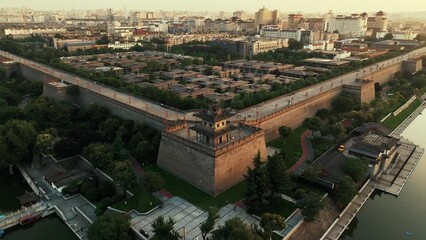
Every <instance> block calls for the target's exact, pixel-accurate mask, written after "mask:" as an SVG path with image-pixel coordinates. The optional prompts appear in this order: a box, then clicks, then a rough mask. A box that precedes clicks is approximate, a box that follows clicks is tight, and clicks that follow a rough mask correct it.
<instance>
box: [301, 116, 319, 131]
mask: <svg viewBox="0 0 426 240" xmlns="http://www.w3.org/2000/svg"><path fill="white" fill-rule="evenodd" d="M303 124H304V125H305V126H306V127H307V128H308V129H310V130H312V131H318V130H320V129H321V126H322V124H321V120H320V119H319V118H317V117H313V118H306V119H305V121H304V122H303Z"/></svg>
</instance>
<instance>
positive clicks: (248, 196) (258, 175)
mask: <svg viewBox="0 0 426 240" xmlns="http://www.w3.org/2000/svg"><path fill="white" fill-rule="evenodd" d="M244 178H245V180H246V183H247V190H246V192H245V194H244V203H245V204H246V205H247V208H248V209H247V211H249V212H256V211H259V210H260V209H261V207H262V206H263V205H268V204H269V201H270V198H271V196H272V192H271V184H270V182H269V177H268V172H267V170H266V168H265V167H262V163H261V160H260V153H258V154H257V156H256V157H255V158H254V159H253V168H249V169H248V171H247V174H246V175H245V176H244Z"/></svg>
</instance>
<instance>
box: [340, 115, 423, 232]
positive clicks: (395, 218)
mask: <svg viewBox="0 0 426 240" xmlns="http://www.w3.org/2000/svg"><path fill="white" fill-rule="evenodd" d="M425 113H426V112H424V113H423V114H421V115H419V116H418V117H417V118H415V120H413V122H412V123H411V124H410V125H409V126H408V127H407V128H406V129H405V130H404V131H403V132H402V133H401V135H402V136H403V137H404V138H406V139H410V140H411V141H413V142H415V143H416V144H418V145H419V146H420V147H422V148H426V138H424V133H425V132H426V114H425ZM424 172H426V154H425V155H423V157H422V159H421V160H420V161H419V162H418V164H417V166H416V168H415V171H413V172H412V175H411V176H410V178H409V180H408V181H407V182H406V184H405V186H404V188H403V190H402V191H401V193H400V194H399V196H398V197H397V198H396V197H394V196H393V195H389V194H383V193H382V192H381V191H378V190H377V191H375V192H374V193H373V194H372V195H371V197H370V199H369V200H368V201H367V202H366V204H365V205H364V206H363V208H362V209H361V211H360V212H359V213H358V214H357V216H356V217H355V218H354V220H353V221H352V223H351V224H350V225H349V226H348V228H347V230H346V231H345V233H344V234H343V235H342V237H341V239H343V240H364V239H411V240H423V239H426V228H425V227H424V224H423V222H424V221H423V220H424V219H425V218H426V205H425V204H424V202H426V189H425V188H424V182H425V181H426V175H425V174H424Z"/></svg>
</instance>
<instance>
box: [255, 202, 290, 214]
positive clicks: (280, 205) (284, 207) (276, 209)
mask: <svg viewBox="0 0 426 240" xmlns="http://www.w3.org/2000/svg"><path fill="white" fill-rule="evenodd" d="M294 210H296V205H295V204H294V203H292V202H289V201H286V200H284V199H282V198H279V199H278V200H277V201H276V202H274V203H273V204H270V205H268V206H266V207H264V208H263V209H262V210H261V211H259V212H255V214H256V215H258V216H259V217H260V216H262V214H264V213H275V214H279V215H281V216H282V217H283V218H287V217H288V216H290V214H292V213H293V212H294Z"/></svg>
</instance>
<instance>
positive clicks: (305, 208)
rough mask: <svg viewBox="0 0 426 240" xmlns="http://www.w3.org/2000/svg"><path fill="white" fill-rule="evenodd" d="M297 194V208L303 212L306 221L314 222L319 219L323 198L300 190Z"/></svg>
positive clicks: (311, 192)
mask: <svg viewBox="0 0 426 240" xmlns="http://www.w3.org/2000/svg"><path fill="white" fill-rule="evenodd" d="M296 194H297V198H296V206H297V207H298V208H299V209H300V211H301V212H302V214H303V216H304V218H305V221H307V222H312V221H313V220H315V219H316V218H317V217H318V215H319V211H320V210H321V208H322V201H321V196H319V195H318V194H317V193H315V192H313V191H310V192H306V191H299V190H298V192H296Z"/></svg>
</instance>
